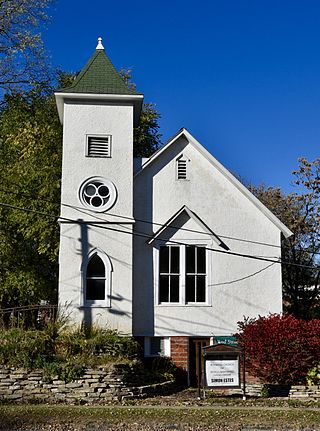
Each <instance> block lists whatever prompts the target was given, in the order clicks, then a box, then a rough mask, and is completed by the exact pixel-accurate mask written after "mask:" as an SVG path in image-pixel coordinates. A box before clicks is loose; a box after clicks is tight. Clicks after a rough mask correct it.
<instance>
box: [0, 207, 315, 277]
mask: <svg viewBox="0 0 320 431" xmlns="http://www.w3.org/2000/svg"><path fill="white" fill-rule="evenodd" d="M0 206H3V207H7V208H11V209H17V210H20V211H26V212H31V213H36V214H40V215H44V216H47V217H50V218H55V219H56V220H64V221H68V222H72V223H77V224H84V222H83V221H81V220H73V219H69V218H66V217H57V216H55V215H52V214H48V213H45V212H43V211H37V210H33V209H31V208H24V207H18V206H15V205H10V204H6V203H4V202H0ZM87 224H88V225H90V226H94V227H97V228H99V229H106V230H110V231H114V232H120V233H124V234H129V235H132V236H139V237H143V238H147V239H152V238H153V237H152V236H151V235H148V234H145V233H142V232H137V231H136V232H132V231H124V230H120V229H115V228H111V227H110V226H106V225H101V224H96V223H94V222H88V223H87ZM157 241H161V242H164V243H166V244H172V245H184V246H189V245H190V244H187V243H183V242H179V241H174V240H172V239H170V238H160V237H158V238H157ZM205 248H206V250H209V251H212V252H215V253H222V254H228V255H230V256H237V257H242V258H246V259H253V260H258V261H263V262H270V263H278V264H283V265H288V266H295V267H300V268H306V269H312V270H317V271H320V267H316V266H311V265H303V264H299V263H294V262H288V261H284V260H282V259H278V260H272V259H270V258H267V257H261V256H254V255H250V254H244V253H237V252H232V251H230V250H229V251H226V250H219V249H215V248H211V247H205Z"/></svg>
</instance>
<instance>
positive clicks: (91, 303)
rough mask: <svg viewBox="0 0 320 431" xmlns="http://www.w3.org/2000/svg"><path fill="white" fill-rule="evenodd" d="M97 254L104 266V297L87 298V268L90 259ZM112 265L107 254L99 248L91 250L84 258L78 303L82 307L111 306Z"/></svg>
mask: <svg viewBox="0 0 320 431" xmlns="http://www.w3.org/2000/svg"><path fill="white" fill-rule="evenodd" d="M94 256H98V257H99V258H100V259H101V260H102V262H103V264H104V268H105V299H95V300H87V298H86V291H87V268H88V265H89V262H90V260H91V259H92V258H93V257H94ZM112 272H113V267H112V263H111V260H110V258H109V256H108V255H107V254H105V253H104V252H103V251H101V250H99V249H94V250H91V252H90V253H89V254H88V256H87V257H86V258H85V259H84V261H83V262H82V265H81V298H80V305H81V306H83V307H109V308H110V307H111V286H112Z"/></svg>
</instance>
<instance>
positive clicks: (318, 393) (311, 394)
mask: <svg viewBox="0 0 320 431" xmlns="http://www.w3.org/2000/svg"><path fill="white" fill-rule="evenodd" d="M289 399H290V400H305V401H309V400H312V399H313V400H318V401H320V386H291V389H290V392H289Z"/></svg>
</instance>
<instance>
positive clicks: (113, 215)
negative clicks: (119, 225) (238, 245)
mask: <svg viewBox="0 0 320 431" xmlns="http://www.w3.org/2000/svg"><path fill="white" fill-rule="evenodd" d="M0 191H2V192H4V193H13V194H15V195H21V192H12V191H11V190H7V189H3V188H2V187H0ZM22 193H23V192H22ZM23 194H24V195H28V196H29V199H33V200H34V199H35V196H34V195H31V194H29V193H23ZM41 200H43V201H44V202H48V203H51V204H52V203H54V202H53V201H51V200H48V199H43V198H41ZM60 205H61V206H64V207H67V208H72V209H75V210H78V211H81V210H83V208H81V207H77V206H74V205H69V204H65V203H63V202H61V203H60ZM88 211H90V210H88ZM82 212H84V213H86V212H85V211H82ZM87 214H88V213H87ZM89 214H90V213H89ZM108 215H109V216H112V217H117V218H121V219H127V220H131V221H132V218H131V217H128V216H122V215H120V214H115V213H111V212H108ZM95 218H99V217H97V215H96V214H95ZM101 220H103V221H105V219H102V218H101ZM134 220H135V221H138V222H140V223H145V224H149V225H152V226H159V227H164V226H165V224H162V223H158V222H155V221H150V220H143V219H138V218H134ZM171 227H172V228H173V229H175V228H176V229H178V227H177V226H174V225H171ZM179 229H180V230H182V231H185V232H190V233H198V234H201V235H208V233H207V232H203V231H198V230H195V229H187V228H183V227H179ZM216 235H217V236H219V237H220V238H224V239H230V240H233V241H240V242H246V243H249V244H257V245H264V246H266V247H274V248H280V249H281V246H280V245H277V244H270V243H265V242H260V241H253V240H248V239H244V238H237V237H233V236H228V235H221V234H219V233H216ZM316 254H320V253H316Z"/></svg>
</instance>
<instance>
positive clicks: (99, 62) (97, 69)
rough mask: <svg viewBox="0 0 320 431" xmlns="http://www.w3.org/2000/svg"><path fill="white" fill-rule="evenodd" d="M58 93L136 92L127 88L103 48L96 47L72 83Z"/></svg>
mask: <svg viewBox="0 0 320 431" xmlns="http://www.w3.org/2000/svg"><path fill="white" fill-rule="evenodd" d="M57 92H58V93H59V92H60V93H86V94H88V93H89V94H138V93H137V92H136V90H134V89H131V88H129V87H128V86H127V85H126V84H125V82H124V81H123V79H122V78H121V77H120V75H119V73H118V72H117V71H116V69H115V67H114V66H113V64H112V63H111V61H110V60H109V58H108V56H107V55H106V53H105V51H104V49H101V48H98V49H96V50H95V52H94V53H93V55H92V57H91V58H90V60H89V61H88V63H87V64H86V65H85V66H84V68H83V69H82V70H81V72H80V73H79V75H78V76H77V78H76V79H75V81H74V83H73V84H72V85H71V86H70V87H67V88H62V89H59V90H58V91H57Z"/></svg>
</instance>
